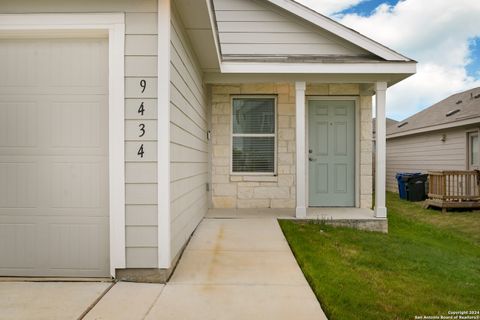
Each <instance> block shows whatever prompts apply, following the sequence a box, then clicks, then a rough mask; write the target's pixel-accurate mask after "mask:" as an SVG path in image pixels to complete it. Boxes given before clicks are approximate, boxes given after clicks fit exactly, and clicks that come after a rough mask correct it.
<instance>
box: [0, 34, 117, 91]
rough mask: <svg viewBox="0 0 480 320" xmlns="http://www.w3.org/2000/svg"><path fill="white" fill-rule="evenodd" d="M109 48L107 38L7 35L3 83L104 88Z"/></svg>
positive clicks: (0, 78) (0, 55) (0, 50)
mask: <svg viewBox="0 0 480 320" xmlns="http://www.w3.org/2000/svg"><path fill="white" fill-rule="evenodd" d="M107 50H108V47H107V46H106V45H105V39H50V40H45V39H3V40H2V44H1V46H0V59H1V60H2V61H8V64H5V65H2V71H3V72H2V73H0V86H2V87H4V88H5V87H10V88H14V87H18V88H25V87H35V86H39V85H41V87H42V88H43V89H47V88H54V87H57V88H61V87H70V88H71V87H87V88H94V89H97V88H98V87H103V88H104V87H105V86H106V84H107V83H108V82H107V73H99V72H98V70H102V69H104V68H105V59H104V58H105V57H106V56H107V54H108V52H107ZM72 75H75V76H72ZM60 91H61V90H60Z"/></svg>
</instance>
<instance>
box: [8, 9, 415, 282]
mask: <svg viewBox="0 0 480 320" xmlns="http://www.w3.org/2000/svg"><path fill="white" fill-rule="evenodd" d="M0 14H1V15H0V65H1V70H2V72H0V256H1V259H0V275H6V276H81V277H97V276H109V275H110V276H113V277H119V278H122V279H124V278H128V279H134V280H135V279H140V278H141V277H148V278H149V279H150V280H151V281H165V279H166V276H167V275H168V273H169V272H170V271H171V270H172V267H173V266H174V265H175V261H176V259H177V258H178V257H179V255H180V253H181V251H182V248H183V247H184V246H185V244H186V242H187V241H188V239H189V237H190V236H191V234H192V232H193V231H194V229H195V228H196V226H197V225H198V223H199V222H200V221H201V219H202V218H203V217H204V216H205V214H206V213H207V210H208V209H209V207H213V208H245V207H255V208H292V211H294V212H295V213H296V216H297V217H299V218H305V217H306V214H307V209H308V207H316V206H340V207H354V208H355V207H356V208H371V205H372V171H371V165H372V164H371V161H372V158H371V151H372V150H371V143H372V137H371V133H372V127H371V126H372V122H371V119H372V114H371V113H372V96H373V95H374V94H376V106H377V118H379V119H380V120H379V123H378V124H377V135H378V136H379V137H378V142H377V146H378V147H377V154H379V158H378V159H379V160H378V161H379V162H378V163H379V164H377V168H378V166H379V165H380V169H379V170H377V175H376V179H377V181H385V170H384V165H385V162H384V156H385V121H384V117H385V95H386V91H387V87H388V86H391V85H393V84H395V83H397V82H399V81H401V80H403V79H405V78H407V77H409V76H410V75H412V74H413V73H415V69H416V62H415V61H412V60H410V59H409V58H406V57H404V56H402V55H401V54H399V53H397V52H394V51H392V50H390V49H388V48H386V47H385V46H383V45H381V44H379V43H377V42H374V41H372V40H370V39H368V38H366V37H364V36H362V35H361V34H359V33H357V32H355V31H353V30H351V29H349V28H346V27H344V26H342V25H340V24H338V23H337V22H335V21H332V20H330V19H328V18H326V17H324V16H322V15H320V14H318V13H316V12H314V11H312V10H310V9H307V8H306V7H304V6H302V5H300V4H298V3H296V2H293V1H290V0H212V1H199V0H172V1H169V0H158V2H157V1H156V0H140V1H134V0H115V1H112V0H84V1H73V0H62V1H61V0H22V1H15V0H3V1H2V2H1V4H0ZM379 28H381V26H379ZM307 127H308V131H307V129H306V128H307ZM307 141H308V144H307ZM309 160H310V161H309ZM384 188H385V186H384V184H380V185H379V184H378V183H377V193H376V200H375V202H376V207H375V215H376V217H378V218H383V219H385V218H386V213H387V211H386V208H385V193H384V192H383V191H384ZM358 211H361V210H358Z"/></svg>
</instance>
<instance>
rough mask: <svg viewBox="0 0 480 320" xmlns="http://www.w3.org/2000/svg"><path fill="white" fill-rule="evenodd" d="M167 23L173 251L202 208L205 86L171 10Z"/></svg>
mask: <svg viewBox="0 0 480 320" xmlns="http://www.w3.org/2000/svg"><path fill="white" fill-rule="evenodd" d="M171 23H172V26H171V48H170V49H171V53H170V54H171V58H170V59H171V66H170V71H171V80H170V81H171V83H170V94H171V98H170V99H171V103H170V114H171V115H170V117H171V127H170V137H171V144H170V148H171V156H170V157H171V232H172V235H171V239H172V247H171V249H172V258H174V257H175V256H177V255H178V253H179V252H180V250H181V249H182V247H183V246H184V245H185V244H186V242H187V240H188V238H189V237H190V235H191V234H192V232H193V230H194V229H195V227H196V226H197V225H198V223H199V222H200V220H201V219H202V218H203V217H204V215H205V214H206V212H207V207H208V204H207V189H206V184H207V181H208V142H207V106H206V90H205V87H204V85H203V80H202V73H201V71H200V70H199V68H198V62H197V59H196V56H195V54H194V52H193V50H192V48H191V46H190V43H189V41H188V38H187V36H186V34H185V30H184V27H183V25H182V22H181V20H180V18H179V17H178V16H177V14H176V11H175V9H173V12H172V21H171Z"/></svg>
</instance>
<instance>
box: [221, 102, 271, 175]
mask: <svg viewBox="0 0 480 320" xmlns="http://www.w3.org/2000/svg"><path fill="white" fill-rule="evenodd" d="M262 98H264V99H265V98H267V99H273V101H274V102H273V103H274V112H275V114H274V118H275V133H273V134H272V133H270V134H245V133H236V134H234V133H233V100H234V99H262ZM277 100H278V99H277V96H276V95H262V94H258V95H255V94H253V95H233V96H231V98H230V110H231V112H230V175H232V176H262V177H263V176H269V177H276V176H277V175H278V173H277V162H278V146H277V144H278V107H277ZM260 136H262V137H274V139H275V141H274V143H273V145H274V150H273V161H274V163H273V172H234V171H233V137H260Z"/></svg>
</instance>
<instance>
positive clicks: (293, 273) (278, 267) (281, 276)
mask: <svg viewBox="0 0 480 320" xmlns="http://www.w3.org/2000/svg"><path fill="white" fill-rule="evenodd" d="M108 285H109V284H105V283H103V284H102V283H97V284H95V283H87V284H82V283H53V284H42V283H40V284H22V283H16V284H15V283H12V284H3V289H0V310H1V311H2V315H5V314H7V315H8V317H6V318H5V319H47V318H48V319H60V318H61V319H77V318H78V316H79V315H81V314H82V311H83V310H88V306H89V305H90V303H92V301H94V300H95V299H96V297H98V296H99V295H100V294H102V292H103V290H105V289H107V288H108ZM28 286H31V287H32V288H33V290H32V291H31V292H28V293H26V292H25V288H27V287H28ZM1 287H2V284H1V283H0V288H1ZM22 290H23V294H21V292H22ZM15 292H16V293H15ZM5 294H9V295H11V297H9V298H8V299H7V300H6V301H5V299H4V298H3V297H4V295H5ZM22 308H23V309H25V310H18V309H22ZM4 310H6V312H7V313H4V312H3V311H4ZM49 313H50V315H51V316H50V317H44V315H48V314H49ZM1 317H2V316H0V318H1ZM83 319H88V320H93V319H96V320H100V319H115V320H122V319H125V320H137V319H138V320H140V319H147V320H153V319H155V320H158V319H161V320H163V319H164V320H174V319H175V320H177V319H182V320H190V319H192V320H193V319H202V320H213V319H218V320H237V319H238V320H243V319H249V320H255V319H276V320H281V319H296V320H322V319H326V317H325V314H324V313H323V311H322V309H321V307H320V305H319V303H318V301H317V299H316V297H315V295H314V294H313V292H312V290H311V288H310V286H309V285H308V283H307V281H306V280H305V278H304V276H303V274H302V272H301V270H300V268H299V266H298V265H297V262H296V260H295V258H294V257H293V254H292V252H291V251H290V248H289V246H288V243H287V241H286V240H285V238H284V236H283V233H282V231H281V229H280V227H279V225H278V222H277V221H276V219H275V218H260V219H259V218H248V219H204V220H203V222H202V223H201V224H200V226H199V227H198V229H197V230H196V232H195V234H194V235H193V237H192V239H191V241H190V243H189V244H188V246H187V248H186V250H185V252H184V253H183V256H182V258H181V259H180V262H179V264H178V266H177V268H176V270H175V272H174V274H173V276H172V278H171V279H170V281H169V283H168V284H167V285H161V284H142V283H127V282H119V283H117V284H115V285H114V286H113V287H112V288H111V289H110V290H109V291H108V292H107V293H106V294H105V295H104V296H103V297H102V299H101V300H100V301H99V302H98V303H97V304H96V305H95V306H94V307H93V308H92V309H91V310H89V312H88V313H87V314H86V316H85V317H84V318H83Z"/></svg>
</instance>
